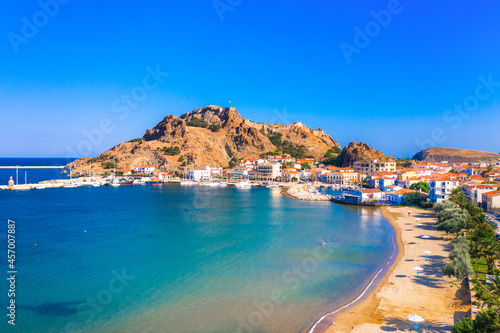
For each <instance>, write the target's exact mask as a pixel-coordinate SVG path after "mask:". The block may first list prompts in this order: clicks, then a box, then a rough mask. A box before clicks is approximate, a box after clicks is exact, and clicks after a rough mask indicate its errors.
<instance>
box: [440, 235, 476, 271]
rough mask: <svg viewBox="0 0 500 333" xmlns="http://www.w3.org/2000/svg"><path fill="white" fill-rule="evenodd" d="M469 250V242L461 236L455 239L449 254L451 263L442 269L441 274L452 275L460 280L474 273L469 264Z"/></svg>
mask: <svg viewBox="0 0 500 333" xmlns="http://www.w3.org/2000/svg"><path fill="white" fill-rule="evenodd" d="M469 249H470V245H469V241H468V240H467V239H466V238H465V237H463V236H459V237H457V239H456V240H455V241H454V243H453V244H452V251H451V252H450V259H451V262H449V263H448V264H446V265H445V266H444V267H443V268H442V271H443V274H445V275H448V276H452V275H453V276H455V277H456V278H458V279H461V280H462V279H464V278H466V277H467V276H468V275H471V274H472V273H474V270H473V269H472V265H471V262H470V256H469Z"/></svg>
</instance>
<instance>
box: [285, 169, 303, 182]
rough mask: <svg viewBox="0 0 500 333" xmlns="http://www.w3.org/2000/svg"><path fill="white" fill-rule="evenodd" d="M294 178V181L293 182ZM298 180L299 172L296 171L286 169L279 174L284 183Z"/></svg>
mask: <svg viewBox="0 0 500 333" xmlns="http://www.w3.org/2000/svg"><path fill="white" fill-rule="evenodd" d="M294 178H295V179H296V180H294ZM299 179H300V172H298V171H297V169H286V170H283V172H282V173H281V180H283V181H285V182H291V181H298V180H299Z"/></svg>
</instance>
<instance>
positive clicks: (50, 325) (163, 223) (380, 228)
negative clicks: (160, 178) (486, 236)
mask: <svg viewBox="0 0 500 333" xmlns="http://www.w3.org/2000/svg"><path fill="white" fill-rule="evenodd" d="M0 202H1V204H2V207H3V209H2V212H1V213H0V214H1V227H0V234H1V235H0V257H1V258H2V259H1V260H2V261H1V263H2V270H3V271H5V272H6V271H7V261H6V252H7V244H6V235H5V234H6V231H7V219H12V220H15V221H16V237H17V243H16V252H17V262H16V266H17V270H18V274H17V281H16V284H17V286H16V288H17V290H16V304H17V308H16V310H17V317H16V328H15V329H12V327H10V326H9V325H8V324H7V319H6V316H5V314H2V317H3V318H4V319H3V320H2V322H1V323H0V331H1V332H10V331H12V332H14V331H17V332H302V331H304V330H306V329H307V328H308V327H309V326H310V325H312V324H313V322H314V321H315V320H316V319H318V318H319V317H320V316H321V315H322V314H324V313H326V312H329V311H330V310H332V309H334V308H335V307H338V306H341V305H343V304H345V303H347V302H348V301H349V300H350V299H352V298H353V297H354V296H355V295H356V294H358V293H359V292H361V290H362V289H363V287H364V286H365V285H366V283H368V280H369V279H370V278H371V277H372V276H373V275H374V274H375V272H376V271H377V270H378V269H379V268H380V267H381V266H382V265H383V264H384V263H385V262H386V261H387V258H388V257H389V256H390V255H391V253H392V251H393V245H392V239H393V230H392V228H391V227H390V225H389V224H388V223H387V222H386V221H385V220H384V219H383V218H382V217H381V216H380V215H379V213H378V211H377V210H373V209H366V208H364V209H362V208H358V207H344V206H339V205H336V204H332V203H329V202H303V201H298V200H291V199H288V198H286V197H283V196H282V195H281V194H280V193H279V190H276V189H273V190H270V189H265V188H255V189H247V190H241V189H234V188H208V187H181V186H178V185H157V186H156V185H155V186H152V185H144V186H140V185H135V186H123V187H117V188H113V187H107V186H103V187H98V188H73V189H64V188H62V189H46V190H31V191H22V192H21V191H19V192H18V191H0ZM321 239H324V240H325V242H326V243H327V244H325V246H324V247H322V246H321ZM34 244H37V245H36V246H34ZM0 288H1V289H0V301H1V302H2V303H1V306H0V308H3V309H5V307H6V306H7V302H8V298H7V297H6V292H7V289H8V284H7V281H6V280H4V283H2V284H1V285H0ZM4 305H5V306H4ZM4 311H5V312H6V310H4Z"/></svg>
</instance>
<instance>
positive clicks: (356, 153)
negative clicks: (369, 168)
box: [336, 141, 397, 167]
mask: <svg viewBox="0 0 500 333" xmlns="http://www.w3.org/2000/svg"><path fill="white" fill-rule="evenodd" d="M373 159H377V160H379V161H381V162H388V161H392V162H396V161H397V160H396V159H395V158H394V157H390V156H385V155H384V154H382V152H381V151H380V150H375V149H373V148H371V147H370V146H368V145H367V144H366V143H364V142H360V143H356V142H354V141H351V142H349V145H347V146H345V147H344V149H342V152H341V153H340V155H339V156H338V157H337V159H336V162H337V164H338V165H341V166H342V167H348V166H352V165H353V163H354V162H359V161H369V160H373Z"/></svg>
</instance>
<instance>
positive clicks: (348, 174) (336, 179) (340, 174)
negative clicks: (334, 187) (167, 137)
mask: <svg viewBox="0 0 500 333" xmlns="http://www.w3.org/2000/svg"><path fill="white" fill-rule="evenodd" d="M357 181H358V173H357V172H354V169H353V168H341V169H339V168H336V169H333V170H332V171H329V172H328V173H326V174H325V182H326V183H329V184H338V185H348V184H350V183H354V182H357Z"/></svg>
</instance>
